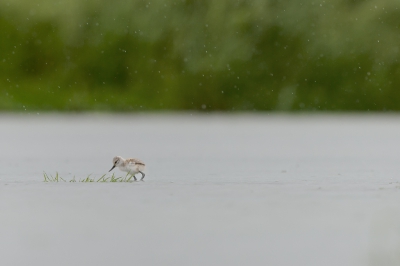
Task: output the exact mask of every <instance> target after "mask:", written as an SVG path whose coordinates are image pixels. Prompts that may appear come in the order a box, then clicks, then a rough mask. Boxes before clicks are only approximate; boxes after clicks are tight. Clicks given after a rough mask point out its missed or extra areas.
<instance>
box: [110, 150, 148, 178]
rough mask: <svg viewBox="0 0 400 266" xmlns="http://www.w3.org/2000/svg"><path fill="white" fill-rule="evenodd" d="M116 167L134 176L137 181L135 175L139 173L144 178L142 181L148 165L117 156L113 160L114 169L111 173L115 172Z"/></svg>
mask: <svg viewBox="0 0 400 266" xmlns="http://www.w3.org/2000/svg"><path fill="white" fill-rule="evenodd" d="M115 167H118V168H119V170H121V171H124V172H127V173H128V174H130V175H132V176H133V178H134V179H135V180H136V177H135V175H136V174H137V173H140V174H141V175H142V178H141V179H140V180H143V178H144V177H145V174H144V170H145V168H146V165H145V164H144V163H143V162H142V161H140V160H138V159H134V158H129V159H124V158H122V157H121V156H116V157H114V158H113V167H112V168H111V169H110V171H111V170H113V169H114V168H115ZM110 171H109V172H110Z"/></svg>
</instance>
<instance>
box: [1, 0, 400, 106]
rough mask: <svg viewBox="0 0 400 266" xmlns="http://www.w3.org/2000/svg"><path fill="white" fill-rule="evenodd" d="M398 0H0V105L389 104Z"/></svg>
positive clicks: (397, 98)
mask: <svg viewBox="0 0 400 266" xmlns="http://www.w3.org/2000/svg"><path fill="white" fill-rule="evenodd" d="M399 26H400V2H399V1H397V0H379V1H378V0H369V1H368V0H331V1H329V0H326V1H316V0H302V1H298V0H292V1H290V0H289V1H283V0H282V1H279V0H246V1H241V0H218V1H215V0H201V1H199V0H152V1H142V0H132V1H128V0H121V1H107V0H85V1H84V0H62V1H52V0H32V1H30V0H13V1H9V0H0V110H118V111H131V110H132V111H135V110H196V109H198V110H207V111H208V110H226V111H230V110H399V109H400V90H399V85H400V64H399V45H400V29H399Z"/></svg>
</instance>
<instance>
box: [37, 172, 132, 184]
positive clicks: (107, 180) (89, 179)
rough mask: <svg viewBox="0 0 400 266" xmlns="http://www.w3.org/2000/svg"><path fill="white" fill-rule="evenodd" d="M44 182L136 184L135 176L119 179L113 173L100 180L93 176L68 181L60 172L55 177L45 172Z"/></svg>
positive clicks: (103, 176)
mask: <svg viewBox="0 0 400 266" xmlns="http://www.w3.org/2000/svg"><path fill="white" fill-rule="evenodd" d="M43 178H44V180H43V182H82V183H92V182H99V183H110V182H125V183H132V182H134V181H133V180H132V179H133V176H131V175H129V174H127V175H126V176H124V177H117V176H115V174H114V173H113V174H112V175H111V176H108V177H107V176H106V175H105V174H104V175H102V176H101V177H99V178H95V177H92V176H91V174H90V175H88V176H87V177H85V178H82V179H78V180H77V179H76V177H75V176H74V177H73V178H72V179H71V180H69V181H67V180H65V179H64V178H62V177H61V176H60V175H59V173H58V172H56V174H55V175H54V176H53V175H49V174H47V173H46V172H43Z"/></svg>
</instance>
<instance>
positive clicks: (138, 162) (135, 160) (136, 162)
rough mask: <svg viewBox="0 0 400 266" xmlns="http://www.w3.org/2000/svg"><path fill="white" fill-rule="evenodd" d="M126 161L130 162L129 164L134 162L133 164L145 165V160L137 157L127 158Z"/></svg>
mask: <svg viewBox="0 0 400 266" xmlns="http://www.w3.org/2000/svg"><path fill="white" fill-rule="evenodd" d="M126 161H127V162H128V164H133V165H135V164H141V165H144V162H142V161H141V160H139V159H135V158H131V159H127V160H126Z"/></svg>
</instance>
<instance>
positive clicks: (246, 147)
mask: <svg viewBox="0 0 400 266" xmlns="http://www.w3.org/2000/svg"><path fill="white" fill-rule="evenodd" d="M399 122H400V116H396V115H370V116H366V115H267V114H265V115H249V114H243V115H234V116H228V115H209V116H206V115H190V114H187V115H182V114H170V115H104V114H91V115H37V116H33V115H32V116H23V115H12V114H8V115H1V116H0V128H1V132H2V133H1V136H2V138H1V139H0V147H2V151H3V152H1V153H0V167H1V169H2V170H1V171H0V213H1V214H2V215H1V216H2V221H1V227H0V239H3V240H4V241H1V242H0V250H2V252H4V256H3V255H2V258H3V261H5V262H8V265H77V264H80V265H132V263H139V264H141V265H156V264H158V265H160V264H162V265H244V264H248V265H399V263H400V257H399V255H398V254H400V226H399V224H400V214H399V213H400V212H399V210H400V207H399V204H398V202H399V200H400V183H399V182H400V176H399V174H398V173H399V171H400V164H399V163H398V160H399V159H398V158H400V156H399V155H400V150H399V148H398V147H399V144H400V140H399V136H400V123H399ZM115 155H120V156H123V157H136V158H139V159H141V160H143V161H144V162H146V165H147V167H148V171H147V175H146V179H145V180H146V181H145V182H135V183H129V184H126V183H120V184H110V183H108V184H104V183H43V182H42V181H43V172H44V171H45V172H47V173H49V174H55V172H59V173H60V175H61V176H62V177H64V178H65V179H71V178H72V177H73V176H76V177H77V178H78V179H79V178H84V177H86V176H87V175H89V174H92V176H94V177H100V176H101V175H103V174H105V173H107V171H108V170H109V169H110V168H111V166H112V158H113V157H114V156H115ZM115 172H116V174H119V172H118V170H115ZM71 254H73V255H72V256H71ZM22 255H23V256H22Z"/></svg>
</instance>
